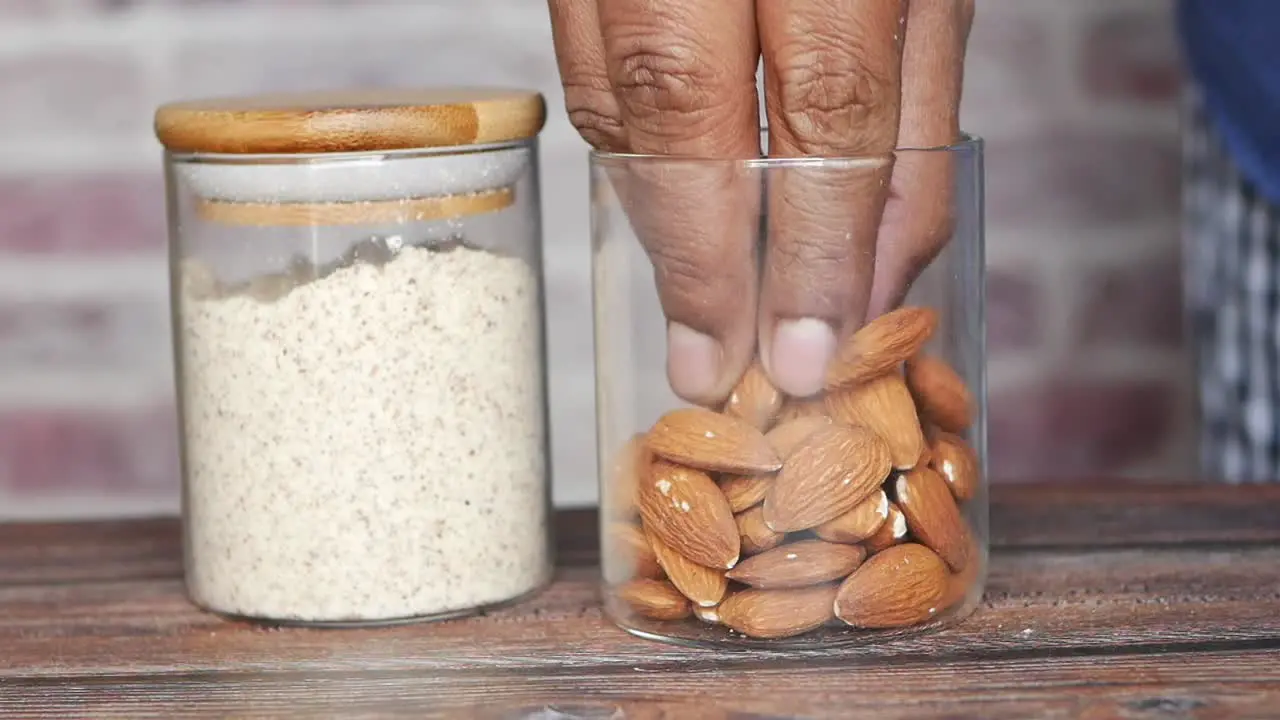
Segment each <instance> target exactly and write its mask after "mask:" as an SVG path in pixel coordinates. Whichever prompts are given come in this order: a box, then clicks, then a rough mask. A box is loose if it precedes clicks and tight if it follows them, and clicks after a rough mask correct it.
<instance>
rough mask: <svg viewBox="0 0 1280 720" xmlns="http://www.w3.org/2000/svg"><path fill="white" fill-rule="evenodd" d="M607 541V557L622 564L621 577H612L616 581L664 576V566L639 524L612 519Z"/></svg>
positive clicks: (607, 565)
mask: <svg viewBox="0 0 1280 720" xmlns="http://www.w3.org/2000/svg"><path fill="white" fill-rule="evenodd" d="M605 542H606V543H607V546H606V547H605V549H604V553H605V556H606V558H608V559H609V560H611V561H612V560H617V561H619V562H620V564H621V565H622V567H621V568H620V570H621V572H620V573H618V575H620V577H615V578H612V579H614V580H615V581H620V580H625V579H630V578H636V577H642V578H650V579H652V580H659V579H661V578H662V568H661V567H660V566H659V565H658V558H657V556H656V555H655V554H654V551H653V547H652V546H651V545H650V544H649V539H648V538H647V537H645V534H644V531H643V530H641V529H640V528H639V527H638V526H636V525H634V524H632V523H629V522H622V521H620V520H614V521H611V522H609V525H608V529H607V530H606V532H605ZM613 565H614V563H613V562H609V563H607V564H606V567H612V566H613ZM611 575H613V573H611Z"/></svg>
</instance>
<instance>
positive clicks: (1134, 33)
mask: <svg viewBox="0 0 1280 720" xmlns="http://www.w3.org/2000/svg"><path fill="white" fill-rule="evenodd" d="M979 5H980V6H981V7H980V8H979V19H978V23H977V27H976V28H975V30H974V34H973V38H972V43H971V47H970V65H969V71H968V78H967V97H966V103H965V124H966V127H967V128H968V129H970V130H971V131H974V132H977V133H979V134H982V135H985V136H986V137H987V138H988V140H989V145H988V148H989V159H988V191H989V219H988V220H989V222H988V228H989V244H990V247H989V257H990V285H989V290H988V292H989V297H990V303H991V305H990V311H989V312H990V347H991V366H990V379H991V444H992V454H993V469H994V472H995V474H996V475H998V476H999V477H1001V478H1003V479H1010V480H1016V479H1019V478H1026V477H1031V476H1045V475H1070V474H1078V473H1089V472H1094V471H1114V470H1121V471H1123V472H1125V473H1126V474H1128V475H1131V476H1134V477H1138V476H1142V475H1153V474H1162V475H1169V474H1174V475H1185V474H1187V473H1189V472H1190V468H1191V467H1192V461H1193V459H1194V458H1193V454H1192V453H1193V450H1192V448H1193V443H1192V442H1191V439H1192V437H1193V436H1192V427H1193V426H1192V421H1193V410H1192V406H1191V402H1190V394H1189V388H1190V385H1189V382H1188V371H1187V365H1186V353H1184V352H1183V338H1182V335H1181V332H1180V329H1181V326H1180V323H1179V321H1178V313H1177V312H1176V309H1177V307H1178V293H1179V287H1178V277H1177V275H1176V269H1177V264H1178V257H1177V254H1176V253H1177V248H1178V244H1177V225H1176V221H1177V216H1176V213H1177V197H1178V196H1177V188H1178V175H1177V172H1178V168H1177V160H1178V157H1177V152H1178V146H1177V136H1176V129H1177V118H1176V115H1175V113H1174V96H1175V94H1176V91H1177V86H1178V74H1177V63H1176V46H1175V44H1174V42H1173V38H1172V33H1171V29H1170V20H1169V16H1168V12H1169V7H1168V0H1128V1H1120V0H1072V1H1071V2H1061V1H1060V0H983V1H982V2H980V3H979ZM550 47H551V45H550V35H549V30H548V28H547V26H546V19H545V5H544V4H543V3H542V2H534V1H527V0H468V2H466V3H461V2H456V0H436V1H435V2H430V1H426V0H424V1H420V2H416V3H412V4H410V3H407V2H405V3H397V2H388V1H384V2H356V1H355V0H258V1H256V2H249V0H238V1H237V0H132V1H131V0H4V2H0V518H2V517H29V516H37V515H90V514H117V513H138V512H147V511H151V510H156V509H166V510H170V509H173V508H174V507H176V503H177V492H178V490H177V474H176V473H177V471H176V459H175V458H176V451H175V444H176V441H175V431H174V425H173V401H172V391H171V378H172V371H171V368H170V358H169V349H168V343H169V330H168V327H167V304H166V303H167V299H166V286H165V282H166V280H165V274H164V245H163V243H164V238H163V227H162V222H163V207H162V197H161V188H160V182H159V169H160V167H159V156H158V149H157V147H156V145H155V143H154V141H153V140H152V138H151V135H150V115H151V111H152V109H153V107H154V106H155V105H156V104H157V103H158V102H160V101H162V100H165V99H169V98H172V97H176V96H189V95H202V94H207V93H226V92H237V93H238V92H253V91H262V90H272V89H305V88H315V87H325V86H342V85H350V84H358V83H380V84H411V83H446V82H455V83H460V82H473V83H506V84H520V85H531V86H535V87H538V88H541V89H543V90H544V91H545V92H546V93H547V95H548V98H549V102H550V104H551V106H552V108H553V109H555V110H557V111H558V110H559V107H560V103H561V97H560V94H559V92H558V90H557V88H556V78H555V65H554V61H553V58H552V55H551V50H550ZM582 151H583V146H582V145H581V144H580V143H579V142H578V141H577V139H576V137H575V136H574V135H573V133H572V131H571V130H570V129H569V127H568V125H567V123H565V121H564V119H563V117H561V116H560V115H559V114H558V113H557V114H554V115H553V118H552V120H551V122H550V124H549V127H548V129H547V131H546V133H545V135H544V155H543V168H544V174H545V176H544V182H545V183H546V203H547V205H546V215H547V217H546V229H547V241H548V251H547V263H548V267H547V272H548V279H549V283H550V303H551V312H552V327H551V332H552V337H551V342H552V363H553V367H554V368H555V371H554V373H553V379H552V383H553V384H552V392H553V393H554V397H555V406H554V412H553V421H554V423H555V456H554V459H555V462H556V470H557V476H558V477H557V487H556V499H557V501H558V502H560V503H564V504H570V503H581V502H590V501H593V500H594V498H595V488H594V481H593V478H594V469H593V463H594V454H593V453H594V451H593V448H592V445H593V437H594V436H593V432H592V425H591V423H592V412H593V410H592V402H593V398H592V392H593V390H592V385H591V383H590V382H589V379H588V378H589V375H590V363H591V338H590V335H589V333H588V331H587V330H586V329H587V328H589V327H590V317H589V310H588V306H587V303H586V301H587V300H588V297H589V295H588V292H589V290H588V288H589V274H588V253H587V239H586V231H587V223H586V206H585V198H586V188H585V159H584V156H583V154H582Z"/></svg>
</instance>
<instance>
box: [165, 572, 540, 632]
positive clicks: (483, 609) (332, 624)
mask: <svg viewBox="0 0 1280 720" xmlns="http://www.w3.org/2000/svg"><path fill="white" fill-rule="evenodd" d="M550 586H551V577H547V579H545V580H543V581H542V582H540V583H538V584H537V585H535V586H534V587H532V588H530V589H529V590H527V591H526V592H524V593H521V594H520V595H516V596H515V597H511V598H507V599H506V600H498V601H496V602H491V603H486V604H484V605H477V606H475V607H466V608H459V609H456V610H445V611H443V612H438V613H428V614H423V615H406V616H401V617H392V618H373V619H368V620H301V619H297V618H275V617H265V616H260V615H244V614H240V613H234V612H226V611H223V610H219V609H218V608H215V607H211V606H209V605H207V604H205V603H202V602H200V601H199V600H198V599H196V598H195V597H193V596H191V594H190V593H188V595H187V598H188V599H189V600H190V601H191V603H192V604H193V605H195V606H196V607H198V608H200V609H201V610H203V611H205V612H208V613H211V614H213V615H217V616H218V617H220V618H222V619H224V620H228V621H231V622H242V623H250V624H253V625H258V626H262V627H277V628H316V629H320V630H351V629H369V628H384V627H397V626H400V625H414V624H419V623H432V622H441V621H444V620H457V619H460V618H467V617H474V616H477V615H484V614H486V613H491V612H495V611H498V610H504V609H506V608H509V607H511V606H513V605H518V604H520V603H522V602H525V601H527V600H530V599H532V598H534V597H537V596H538V595H541V594H542V592H543V591H545V590H546V589H547V588H548V587H550Z"/></svg>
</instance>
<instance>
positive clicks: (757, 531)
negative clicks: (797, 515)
mask: <svg viewBox="0 0 1280 720" xmlns="http://www.w3.org/2000/svg"><path fill="white" fill-rule="evenodd" d="M734 520H735V521H737V523H738V537H739V538H740V541H741V543H742V554H743V555H744V556H745V555H755V554H756V553H762V552H764V551H765V550H769V549H771V548H775V547H777V546H778V544H779V543H781V542H782V540H783V539H784V538H785V537H786V535H785V534H783V533H780V532H774V531H773V530H770V529H769V526H768V525H765V524H764V508H762V507H759V506H756V507H753V508H751V509H750V510H748V511H746V512H744V513H740V514H739V515H737V517H735V518H734Z"/></svg>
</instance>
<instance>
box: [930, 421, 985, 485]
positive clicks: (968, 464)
mask: <svg viewBox="0 0 1280 720" xmlns="http://www.w3.org/2000/svg"><path fill="white" fill-rule="evenodd" d="M930 454H931V456H932V457H931V458H930V460H929V467H931V468H933V469H934V470H935V471H937V473H938V474H939V475H941V476H942V479H943V480H946V481H947V486H948V487H950V488H951V494H952V495H954V496H955V498H956V500H957V501H959V502H968V501H969V500H972V499H973V496H974V494H975V493H977V492H978V484H979V482H980V480H979V475H978V456H977V454H976V453H974V452H973V449H972V448H970V447H969V444H968V443H966V442H965V441H964V440H963V439H961V438H960V437H959V436H957V435H952V434H951V433H945V432H939V433H937V434H936V435H935V436H934V438H933V444H932V446H931V447H930Z"/></svg>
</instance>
